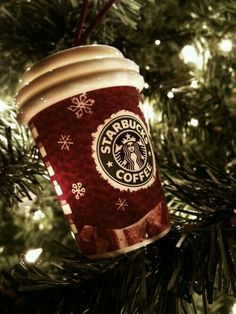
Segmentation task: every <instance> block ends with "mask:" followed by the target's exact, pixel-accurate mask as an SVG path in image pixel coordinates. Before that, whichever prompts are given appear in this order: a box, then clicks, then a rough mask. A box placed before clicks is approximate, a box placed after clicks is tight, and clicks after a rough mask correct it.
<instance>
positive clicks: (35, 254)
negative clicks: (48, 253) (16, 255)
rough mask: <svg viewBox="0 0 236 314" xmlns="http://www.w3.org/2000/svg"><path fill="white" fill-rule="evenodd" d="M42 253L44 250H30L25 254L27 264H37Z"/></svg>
mask: <svg viewBox="0 0 236 314" xmlns="http://www.w3.org/2000/svg"><path fill="white" fill-rule="evenodd" d="M42 252H43V249H42V248H38V249H32V250H29V251H28V252H26V254H25V260H26V262H28V263H35V262H36V261H37V259H38V258H39V256H40V255H41V254H42Z"/></svg>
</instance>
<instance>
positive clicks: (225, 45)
mask: <svg viewBox="0 0 236 314" xmlns="http://www.w3.org/2000/svg"><path fill="white" fill-rule="evenodd" d="M219 48H220V50H221V51H224V52H230V51H231V50H232V48H233V43H232V41H231V40H230V39H226V38H224V39H222V40H221V42H220V43H219Z"/></svg>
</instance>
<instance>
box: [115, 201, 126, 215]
mask: <svg viewBox="0 0 236 314" xmlns="http://www.w3.org/2000/svg"><path fill="white" fill-rule="evenodd" d="M115 205H116V206H117V208H116V210H117V211H122V212H124V211H125V207H127V206H129V205H128V203H127V201H126V199H121V198H119V199H118V201H117V202H116V203H115Z"/></svg>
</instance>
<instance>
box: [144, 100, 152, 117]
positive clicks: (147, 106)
mask: <svg viewBox="0 0 236 314" xmlns="http://www.w3.org/2000/svg"><path fill="white" fill-rule="evenodd" d="M142 111H143V114H144V117H145V119H146V121H152V120H153V118H154V111H153V107H152V106H151V105H150V103H149V102H147V101H145V102H144V103H143V104H142Z"/></svg>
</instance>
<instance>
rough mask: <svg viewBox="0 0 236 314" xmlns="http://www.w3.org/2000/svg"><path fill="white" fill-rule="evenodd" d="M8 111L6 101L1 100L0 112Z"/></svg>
mask: <svg viewBox="0 0 236 314" xmlns="http://www.w3.org/2000/svg"><path fill="white" fill-rule="evenodd" d="M7 109H8V105H7V104H6V103H5V102H4V101H2V100H0V112H2V111H5V110H7Z"/></svg>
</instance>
